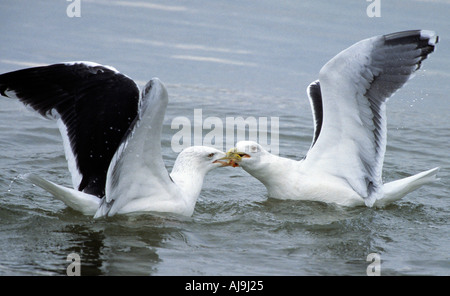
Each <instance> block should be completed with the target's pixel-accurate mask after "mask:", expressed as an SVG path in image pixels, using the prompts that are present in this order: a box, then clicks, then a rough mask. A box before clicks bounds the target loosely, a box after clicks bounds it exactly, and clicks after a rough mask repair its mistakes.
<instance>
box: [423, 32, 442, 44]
mask: <svg viewBox="0 0 450 296" xmlns="http://www.w3.org/2000/svg"><path fill="white" fill-rule="evenodd" d="M420 37H421V38H422V39H428V44H429V45H432V46H435V45H436V43H438V40H439V37H438V36H437V35H436V32H434V31H431V30H421V31H420Z"/></svg>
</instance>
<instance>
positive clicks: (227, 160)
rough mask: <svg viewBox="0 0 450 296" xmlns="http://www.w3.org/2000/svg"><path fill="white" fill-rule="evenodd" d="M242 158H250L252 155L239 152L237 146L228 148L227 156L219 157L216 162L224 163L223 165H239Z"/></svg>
mask: <svg viewBox="0 0 450 296" xmlns="http://www.w3.org/2000/svg"><path fill="white" fill-rule="evenodd" d="M242 158H250V155H248V154H247V153H244V152H239V151H238V150H237V149H236V148H231V149H230V150H228V152H227V155H226V156H225V157H222V158H219V159H217V160H216V161H214V163H217V162H218V163H222V166H232V167H234V168H235V167H238V166H239V162H240V161H241V160H242Z"/></svg>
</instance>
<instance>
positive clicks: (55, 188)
mask: <svg viewBox="0 0 450 296" xmlns="http://www.w3.org/2000/svg"><path fill="white" fill-rule="evenodd" d="M21 177H22V179H25V180H28V181H30V182H31V183H33V184H34V185H36V186H39V187H41V188H42V189H44V190H45V191H47V192H49V193H51V194H52V195H53V196H54V197H55V198H56V199H59V200H61V201H62V202H64V203H65V204H66V205H67V206H68V207H70V208H72V209H74V210H76V211H78V212H81V213H82V214H84V215H94V214H95V212H96V211H97V208H98V206H99V204H100V200H101V199H100V198H98V197H96V196H94V195H90V194H86V193H84V192H81V191H78V190H74V189H70V188H67V187H64V186H61V185H58V184H55V183H53V182H50V181H47V180H45V179H44V178H42V177H40V176H38V175H35V174H32V173H28V174H25V175H22V176H21Z"/></svg>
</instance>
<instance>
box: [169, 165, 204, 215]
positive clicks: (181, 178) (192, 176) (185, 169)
mask: <svg viewBox="0 0 450 296" xmlns="http://www.w3.org/2000/svg"><path fill="white" fill-rule="evenodd" d="M206 173H207V171H206V170H205V169H204V168H198V167H197V166H195V165H192V163H186V162H184V161H183V160H178V159H177V161H175V164H174V166H173V169H172V172H171V173H170V177H171V178H172V180H173V182H174V183H175V184H176V185H177V186H178V187H179V188H180V190H181V191H182V193H183V197H184V198H185V199H186V203H187V204H189V205H190V206H192V208H194V206H195V203H196V202H197V198H198V196H199V194H200V191H201V190H202V186H203V179H204V177H205V175H206Z"/></svg>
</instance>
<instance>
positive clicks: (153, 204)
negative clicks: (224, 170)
mask: <svg viewBox="0 0 450 296" xmlns="http://www.w3.org/2000/svg"><path fill="white" fill-rule="evenodd" d="M0 94H1V95H3V96H6V97H10V98H16V99H18V100H19V101H21V102H22V103H24V104H25V105H27V106H29V107H31V108H32V109H34V110H35V111H37V112H38V113H39V114H41V115H42V116H44V117H46V118H49V119H55V120H56V121H57V124H58V127H59V130H60V132H61V135H62V138H63V145H64V151H65V155H66V159H67V161H68V168H69V171H70V173H71V175H72V183H73V189H72V188H68V187H65V186H61V185H58V184H55V183H53V182H51V181H47V180H45V179H44V178H42V177H40V176H38V175H36V174H33V173H27V174H24V175H23V178H24V179H26V180H28V181H31V182H32V183H34V184H35V185H37V186H39V187H41V188H43V189H44V190H46V191H48V192H49V193H51V194H52V195H53V196H54V197H55V198H57V199H59V200H61V201H63V202H64V203H65V204H66V205H67V206H69V207H70V208H72V209H75V210H77V211H79V212H81V213H83V214H85V215H93V216H94V218H99V217H104V216H113V215H115V214H126V213H134V212H158V213H170V214H175V215H181V216H191V215H192V214H193V212H194V207H195V204H196V201H197V198H198V196H199V194H200V191H201V188H202V186H203V179H204V177H205V175H206V174H207V173H208V172H209V171H210V170H212V169H214V168H217V167H222V166H227V165H228V163H227V162H225V161H222V160H220V158H223V157H224V156H225V153H224V152H222V151H219V150H217V149H215V148H212V147H205V146H192V147H189V148H186V149H184V150H183V151H182V152H180V154H179V155H178V157H177V159H176V160H175V163H174V165H173V168H172V171H171V173H170V174H169V173H168V172H167V170H166V167H165V165H164V162H163V158H162V155H161V130H162V124H163V120H164V114H165V111H166V107H167V104H168V94H167V90H166V88H165V86H164V84H163V83H162V82H161V81H160V80H159V79H158V78H153V79H151V80H150V81H149V82H148V83H147V84H146V85H145V87H144V88H143V90H142V91H140V89H139V86H138V85H137V84H136V83H135V82H134V81H133V80H132V79H131V78H129V77H128V76H126V75H124V74H122V73H120V72H119V71H117V70H116V69H115V68H113V67H111V66H104V65H100V64H97V63H93V62H84V61H80V62H68V63H59V64H53V65H48V66H41V67H33V68H27V69H22V70H18V71H14V72H9V73H6V74H2V75H0Z"/></svg>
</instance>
